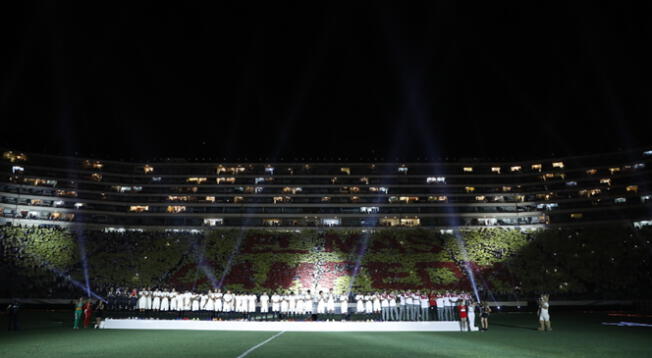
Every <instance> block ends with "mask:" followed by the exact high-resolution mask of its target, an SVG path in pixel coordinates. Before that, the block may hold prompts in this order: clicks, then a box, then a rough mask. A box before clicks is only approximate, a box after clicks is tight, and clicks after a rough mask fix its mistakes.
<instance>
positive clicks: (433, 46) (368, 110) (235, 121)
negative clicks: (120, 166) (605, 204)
mask: <svg viewBox="0 0 652 358" xmlns="http://www.w3.org/2000/svg"><path fill="white" fill-rule="evenodd" d="M19 3H21V5H19V6H20V7H12V8H8V7H7V5H0V7H2V8H0V39H1V40H2V42H1V43H2V50H0V51H2V53H1V56H0V118H2V123H3V124H2V126H3V127H2V136H1V139H0V146H4V147H7V148H16V149H19V150H23V151H35V152H48V153H60V154H74V153H79V155H89V156H95V157H100V158H107V159H111V158H116V159H118V158H124V159H129V158H140V159H142V158H146V159H153V158H160V157H185V158H208V157H210V158H219V159H221V158H224V157H226V158H228V159H233V160H236V159H241V160H242V159H244V158H245V157H246V158H248V159H249V160H256V159H258V158H263V159H264V158H270V159H278V160H280V159H281V158H283V160H292V159H294V158H297V159H299V160H302V159H303V160H308V158H312V160H315V158H322V159H323V158H326V159H328V158H339V157H341V158H349V159H352V160H357V159H360V158H368V159H373V158H378V159H380V158H385V159H386V160H389V159H394V158H397V157H398V158H401V159H403V158H405V159H412V160H416V159H419V160H423V159H424V158H440V157H443V158H468V157H481V158H514V159H516V158H528V157H533V158H538V157H548V156H550V155H552V154H555V155H564V154H584V153H593V152H604V151H611V150H619V149H621V148H622V149H625V148H628V147H640V146H646V145H650V144H652V140H651V139H650V138H652V137H651V136H650V130H651V129H652V125H651V124H650V122H652V121H651V120H650V118H651V116H650V115H651V114H652V107H651V105H652V101H651V99H652V86H651V82H650V80H651V76H650V75H651V71H650V67H651V66H652V56H650V45H651V44H652V42H651V41H650V40H651V36H650V35H651V30H652V29H651V26H652V25H651V23H650V8H649V6H647V7H645V8H640V7H638V6H646V5H645V4H643V5H632V4H635V2H633V3H632V4H628V3H625V2H620V1H617V2H611V3H612V4H611V5H609V6H610V7H601V6H603V5H598V4H597V3H596V4H592V3H590V2H587V3H586V4H579V3H573V4H566V3H565V2H560V3H555V4H552V3H550V2H542V3H540V4H539V5H534V3H533V2H530V1H525V2H514V3H511V4H508V3H502V4H500V5H497V4H495V3H496V2H493V1H484V2H472V3H467V2H464V4H462V2H460V3H455V2H434V1H426V2H423V3H421V2H413V1H401V2H396V3H382V4H381V3H380V2H377V1H370V2H355V1H349V2H342V3H336V2H332V1H323V2H316V1H298V2H291V3H281V2H277V1H267V2H260V3H258V2H250V1H238V2H234V3H229V2H226V1H213V2H190V1H178V2H175V3H176V5H167V4H166V3H165V2H159V1H156V2H152V3H147V2H134V1H132V2H125V3H118V2H113V1H103V2H98V1H77V2H75V3H74V4H70V3H65V2H56V4H55V3H54V2H52V1H43V2H37V3H32V2H19ZM320 3H321V4H320ZM639 3H645V2H639ZM193 4H194V5H193ZM209 4H212V5H210V6H209ZM14 6H15V5H14Z"/></svg>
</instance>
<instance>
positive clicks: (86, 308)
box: [84, 298, 93, 328]
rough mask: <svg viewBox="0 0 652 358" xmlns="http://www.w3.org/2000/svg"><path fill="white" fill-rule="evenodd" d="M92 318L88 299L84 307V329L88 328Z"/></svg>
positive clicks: (91, 305)
mask: <svg viewBox="0 0 652 358" xmlns="http://www.w3.org/2000/svg"><path fill="white" fill-rule="evenodd" d="M92 317H93V303H92V302H91V299H90V298H89V299H88V301H86V304H85V305H84V328H88V326H89V325H90V324H91V318H92Z"/></svg>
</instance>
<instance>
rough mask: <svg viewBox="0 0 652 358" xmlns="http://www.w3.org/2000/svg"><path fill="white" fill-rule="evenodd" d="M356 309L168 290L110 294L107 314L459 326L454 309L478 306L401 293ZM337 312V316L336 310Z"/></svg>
mask: <svg viewBox="0 0 652 358" xmlns="http://www.w3.org/2000/svg"><path fill="white" fill-rule="evenodd" d="M353 298H354V302H355V304H354V305H351V306H352V307H349V306H350V305H349V295H346V294H341V295H337V294H335V293H334V292H333V289H330V290H329V291H328V292H323V291H319V293H318V294H312V293H311V291H310V290H306V291H304V292H303V293H299V294H295V293H294V292H288V293H286V294H281V293H276V292H275V293H272V295H271V296H269V295H268V294H267V293H263V294H262V295H260V296H256V295H255V294H242V293H236V294H234V293H232V292H231V291H226V292H225V293H222V291H221V290H219V289H218V290H215V291H213V290H210V291H208V292H206V293H195V292H191V291H185V292H177V291H176V290H174V289H172V290H171V291H168V290H150V289H143V290H140V291H137V290H132V291H130V292H127V291H125V290H111V292H109V294H108V296H107V299H108V303H109V309H112V310H115V309H137V310H139V311H164V312H165V311H204V312H206V311H209V312H226V313H231V312H235V313H256V312H259V313H275V314H281V315H288V314H290V315H292V314H297V315H304V314H312V313H317V314H336V313H337V314H348V313H351V311H353V312H355V313H358V314H367V315H377V314H378V315H380V316H379V318H380V319H382V320H383V321H391V320H431V319H433V320H434V319H437V320H456V317H455V316H456V309H455V306H456V305H458V304H459V303H465V304H466V305H469V306H470V307H474V306H475V304H474V303H473V302H472V300H471V296H470V294H468V293H463V292H449V291H446V292H435V291H430V292H427V291H423V292H421V291H414V292H412V291H401V292H396V291H393V292H382V293H379V292H376V293H366V294H355V295H354V296H353ZM336 308H339V310H336Z"/></svg>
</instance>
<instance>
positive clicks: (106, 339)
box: [0, 312, 652, 358]
mask: <svg viewBox="0 0 652 358" xmlns="http://www.w3.org/2000/svg"><path fill="white" fill-rule="evenodd" d="M69 316H72V313H71V312H70V313H69V314H68V313H62V312H48V313H46V312H24V313H22V316H21V323H22V327H21V328H22V330H21V331H20V332H7V331H2V333H0V357H2V358H13V357H19V358H22V357H25V358H27V357H123V358H124V357H137V358H144V357H157V358H163V357H220V358H221V357H224V358H227V357H228V358H236V357H245V356H246V357H252V358H255V357H311V358H317V357H356V358H362V357H364V358H366V357H412V358H416V357H628V358H633V357H652V328H647V327H617V326H604V325H601V322H618V321H621V320H623V321H636V322H643V319H641V318H629V319H628V318H627V317H609V316H607V315H606V314H603V313H595V314H581V313H567V314H561V313H559V314H556V315H555V316H554V317H553V318H554V321H553V329H554V331H553V332H545V333H544V332H538V331H536V330H535V329H534V328H535V325H536V319H535V317H534V314H532V313H530V314H526V313H511V314H507V313H503V314H495V315H493V316H492V317H491V321H490V330H489V331H488V332H474V333H371V332H369V333H290V332H286V333H280V334H279V333H274V332H215V331H126V330H125V331H122V330H91V329H88V330H81V331H73V330H72V329H71V322H70V320H66V321H64V320H63V319H64V318H70V317H69ZM645 320H647V322H648V323H649V321H650V319H649V318H648V319H645ZM2 323H3V324H6V322H5V321H4V318H3V322H2ZM3 328H4V326H3ZM272 337H273V338H272ZM270 338H272V339H271V340H269V339H270ZM261 343H263V344H262V345H261ZM252 348H254V349H252Z"/></svg>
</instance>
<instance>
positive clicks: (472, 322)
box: [468, 301, 476, 331]
mask: <svg viewBox="0 0 652 358" xmlns="http://www.w3.org/2000/svg"><path fill="white" fill-rule="evenodd" d="M475 307H476V304H475V302H473V301H470V302H469V312H468V314H469V331H473V330H474V329H475Z"/></svg>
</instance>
